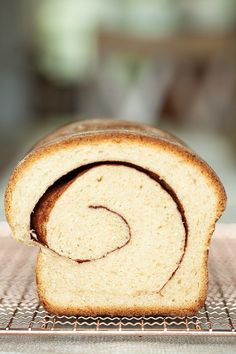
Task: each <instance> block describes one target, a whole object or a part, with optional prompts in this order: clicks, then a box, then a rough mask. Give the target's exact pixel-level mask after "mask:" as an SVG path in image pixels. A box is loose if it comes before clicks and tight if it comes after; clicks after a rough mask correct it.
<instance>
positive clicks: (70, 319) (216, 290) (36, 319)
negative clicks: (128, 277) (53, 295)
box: [0, 239, 236, 336]
mask: <svg viewBox="0 0 236 354" xmlns="http://www.w3.org/2000/svg"><path fill="white" fill-rule="evenodd" d="M234 250H236V241H234V240H233V239H231V240H223V239H222V240H221V239H216V240H214V241H213V244H212V247H211V252H210V261H209V294H208V298H207V301H206V304H205V306H204V307H203V308H202V309H201V311H199V313H198V314H197V315H195V316H189V317H171V316H166V317H162V316H143V317H135V316H134V317H117V316H115V317H109V316H103V317H101V316H99V317H84V316H55V315H51V314H49V313H47V312H46V311H45V310H44V309H43V307H42V306H41V305H40V304H39V302H38V298H37V295H36V292H35V280H34V265H35V257H36V253H37V250H36V249H32V248H29V247H25V246H24V245H19V244H18V243H16V242H14V241H13V240H11V239H2V240H1V242H0V265H1V267H0V334H29V335H32V334H37V335H39V334H47V335H49V334H53V333H54V334H63V335H66V334H70V335H73V334H80V335H99V334H103V335H125V334H127V335H230V336H232V335H236V259H235V257H234Z"/></svg>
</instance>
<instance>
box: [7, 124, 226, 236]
mask: <svg viewBox="0 0 236 354" xmlns="http://www.w3.org/2000/svg"><path fill="white" fill-rule="evenodd" d="M104 141H110V142H114V143H116V144H120V143H122V142H124V141H125V142H128V143H131V144H132V143H136V144H139V145H142V146H143V145H144V146H152V147H154V148H155V147H159V148H160V147H161V148H162V149H163V150H167V151H168V152H171V153H172V154H175V155H178V156H181V157H182V158H183V159H184V160H185V161H186V162H188V163H189V164H191V165H194V166H195V167H196V168H197V169H198V170H199V171H200V173H201V174H202V175H204V176H205V177H206V179H207V180H208V182H209V184H210V185H211V187H213V190H214V192H215V194H216V195H217V199H218V207H217V210H216V211H215V220H216V221H217V220H218V219H219V217H220V216H221V214H222V212H223V211H224V209H225V206H226V193H225V190H224V187H223V185H222V183H221V182H220V179H219V178H218V176H217V175H216V174H215V172H214V171H213V170H212V169H211V167H210V166H209V165H208V164H207V163H206V162H205V161H203V160H202V159H201V158H200V157H199V156H198V155H197V154H195V153H194V152H193V151H191V150H190V149H189V148H188V147H186V146H185V145H184V143H183V142H181V140H179V139H177V138H175V137H174V136H173V135H171V134H169V133H166V132H164V131H162V130H159V129H156V128H153V127H150V126H147V125H143V124H134V123H129V122H126V121H121V120H105V119H94V120H89V121H79V122H74V123H71V124H68V125H66V126H64V127H62V128H60V129H58V130H56V131H55V132H53V133H52V134H50V135H48V136H47V137H46V138H44V139H42V140H40V141H39V142H38V143H37V144H36V145H35V146H34V147H33V149H32V150H31V151H30V152H29V153H28V154H27V155H26V156H25V158H24V159H23V160H22V161H21V162H20V163H19V164H18V165H17V167H16V168H15V170H14V171H13V173H12V175H11V177H10V180H9V183H8V186H7V189H6V193H5V211H6V217H7V220H8V222H9V224H10V225H12V224H14V222H13V221H14V213H13V212H12V209H13V203H14V198H13V194H14V189H15V186H16V184H17V182H18V181H19V180H20V179H21V177H22V176H23V174H24V172H25V171H26V170H27V169H28V168H29V167H30V166H31V165H33V164H34V163H35V162H36V161H38V160H39V159H40V158H42V157H44V156H48V155H51V154H54V153H55V152H57V151H60V150H64V149H71V148H73V147H75V146H76V147H78V145H80V146H82V145H94V144H99V143H101V142H104ZM36 188H37V187H36ZM14 231H15V230H13V234H14V237H15V238H16V239H18V234H17V232H14ZM209 237H210V236H209ZM19 238H20V237H19Z"/></svg>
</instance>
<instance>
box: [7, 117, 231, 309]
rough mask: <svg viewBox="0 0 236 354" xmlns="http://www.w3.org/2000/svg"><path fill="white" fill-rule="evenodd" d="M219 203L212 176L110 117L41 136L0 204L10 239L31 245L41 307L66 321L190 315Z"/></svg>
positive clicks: (186, 155)
mask: <svg viewBox="0 0 236 354" xmlns="http://www.w3.org/2000/svg"><path fill="white" fill-rule="evenodd" d="M225 203H226V195H225V191H224V188H223V186H222V184H221V182H220V181H219V179H218V177H217V176H216V174H215V173H214V172H213V171H212V169H211V168H210V167H209V166H208V165H207V164H206V163H205V162H203V161H202V160H201V159H200V158H199V157H198V156H197V155H196V154H194V153H193V152H192V151H191V150H190V149H189V148H187V147H186V146H185V145H184V144H183V143H182V142H181V141H180V140H178V139H176V138H174V137H173V136H172V135H170V134H168V133H165V132H162V131H160V130H157V129H154V128H151V127H148V126H145V125H141V124H133V123H128V122H124V121H111V120H93V121H84V122H76V123H73V124H71V125H68V126H65V127H63V128H61V129H59V130H58V131H57V132H55V133H53V134H51V135H50V136H48V137H46V138H45V139H43V140H42V141H41V142H39V144H37V145H35V146H34V148H33V150H32V151H31V152H30V153H29V154H28V155H27V156H26V157H25V158H24V159H23V160H22V161H21V163H20V164H19V165H18V166H17V167H16V169H15V171H14V172H13V174H12V176H11V178H10V181H9V184H8V188H7V191H6V198H5V206H6V215H7V219H8V222H9V224H10V226H11V228H12V231H13V235H14V237H15V238H16V239H18V240H21V241H23V242H25V243H27V244H29V245H30V244H37V245H39V246H40V253H39V256H38V260H37V267H36V275H37V285H38V294H39V298H40V300H41V302H42V303H43V304H44V306H45V308H46V309H47V310H48V311H50V312H53V313H57V314H68V315H69V314H81V315H104V314H110V315H141V314H142V315H145V314H146V315H148V314H157V313H158V314H172V315H175V314H177V315H178V314H180V315H188V314H192V313H194V312H196V311H197V310H198V309H199V308H200V307H201V306H202V305H203V303H204V301H205V298H206V295H207V283H208V276H207V259H208V248H209V242H210V238H211V235H212V233H213V230H214V226H215V222H216V220H217V219H218V218H219V217H220V215H221V213H222V212H223V210H224V208H225Z"/></svg>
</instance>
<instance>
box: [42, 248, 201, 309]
mask: <svg viewBox="0 0 236 354" xmlns="http://www.w3.org/2000/svg"><path fill="white" fill-rule="evenodd" d="M47 257H48V256H47V255H45V254H44V253H43V252H40V253H39V256H38V259H37V265H36V283H37V292H38V296H39V300H40V303H41V304H42V305H43V307H44V308H45V310H46V311H48V312H49V313H52V314H55V315H68V316H73V315H78V316H154V315H163V316H191V315H195V314H196V313H197V312H198V311H199V310H200V309H201V308H202V306H203V305H204V303H205V300H206V297H207V290H208V276H207V263H206V276H205V278H204V279H203V286H202V287H201V291H200V292H199V294H196V297H195V298H193V299H192V302H189V303H188V304H185V303H184V296H183V302H182V304H181V305H180V304H178V305H174V304H173V305H171V306H168V305H165V304H163V303H162V304H160V303H158V300H157V301H156V303H155V304H154V305H152V306H150V304H148V303H146V302H145V298H144V299H143V301H142V305H140V304H139V305H137V304H136V301H135V298H133V304H130V303H129V304H127V303H125V301H124V302H123V303H122V305H119V306H117V304H114V303H112V298H110V299H109V301H107V302H106V301H104V303H103V305H101V304H100V305H99V306H97V305H96V296H95V298H94V301H93V304H87V305H82V303H81V302H80V301H79V302H76V301H71V299H68V298H67V294H62V292H61V289H59V291H60V292H61V298H60V302H58V301H57V299H56V296H54V295H56V292H57V291H55V288H53V286H52V283H51V282H50V281H49V280H48V278H47V275H46V276H45V274H49V272H50V271H51V267H50V261H49V264H48V265H47V264H46V263H45V262H46V259H47ZM50 257H51V256H49V259H50ZM63 276H64V275H63ZM63 276H62V278H63ZM55 277H57V275H56V274H54V278H55ZM77 286H78V293H79V292H80V290H79V284H77ZM71 291H73V287H72V289H71ZM50 292H52V296H51V295H49V294H50ZM63 295H64V296H63ZM85 296H86V294H85ZM87 296H91V294H89V293H87ZM164 296H165V295H163V298H164Z"/></svg>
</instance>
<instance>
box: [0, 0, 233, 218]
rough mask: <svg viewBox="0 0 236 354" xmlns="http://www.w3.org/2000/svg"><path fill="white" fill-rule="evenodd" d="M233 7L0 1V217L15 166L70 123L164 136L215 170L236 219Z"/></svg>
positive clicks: (219, 1) (143, 0)
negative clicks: (97, 122)
mask: <svg viewBox="0 0 236 354" xmlns="http://www.w3.org/2000/svg"><path fill="white" fill-rule="evenodd" d="M235 34H236V0H198V1H189V0H37V1H33V0H3V1H1V3H0V220H4V218H5V216H4V210H3V194H4V189H5V186H6V183H7V179H8V177H9V174H10V172H11V170H12V168H13V167H14V165H15V164H16V162H17V161H18V160H19V159H20V158H21V157H22V156H23V154H24V153H26V152H27V150H28V149H29V148H30V146H31V145H32V144H33V143H34V142H35V140H37V139H39V138H40V137H42V136H43V135H44V134H46V133H48V132H50V131H51V130H53V129H54V128H56V127H58V126H60V125H61V124H64V123H66V122H70V121H72V120H74V119H89V118H98V117H99V118H100V117H109V118H122V119H128V120H134V121H140V122H144V123H147V124H151V125H155V126H158V127H161V128H163V129H167V130H170V131H171V132H172V133H174V134H177V135H178V136H179V137H180V138H182V139H183V140H185V141H186V143H187V144H188V145H189V146H191V147H192V148H193V149H194V150H195V151H197V152H198V153H199V154H200V155H201V156H202V157H203V158H204V159H206V160H207V161H208V163H209V164H210V165H211V166H212V167H213V168H214V169H215V170H216V172H217V173H218V175H219V176H220V177H221V179H222V181H223V183H224V185H225V187H226V191H227V194H228V207H227V211H226V213H225V214H224V216H223V219H222V221H225V222H236V40H235V39H236V36H235Z"/></svg>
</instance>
